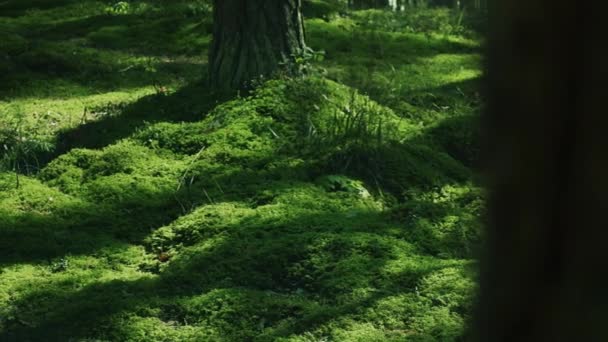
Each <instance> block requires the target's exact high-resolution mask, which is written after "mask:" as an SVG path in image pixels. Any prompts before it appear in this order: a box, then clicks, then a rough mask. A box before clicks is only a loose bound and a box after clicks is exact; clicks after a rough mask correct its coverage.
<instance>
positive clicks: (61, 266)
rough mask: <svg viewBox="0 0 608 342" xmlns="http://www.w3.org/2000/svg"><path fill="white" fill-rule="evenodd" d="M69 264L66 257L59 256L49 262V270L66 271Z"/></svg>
mask: <svg viewBox="0 0 608 342" xmlns="http://www.w3.org/2000/svg"><path fill="white" fill-rule="evenodd" d="M69 266H70V262H69V261H68V259H67V258H61V259H59V260H57V261H55V262H53V263H52V264H51V272H53V273H58V272H64V271H67V269H68V267H69Z"/></svg>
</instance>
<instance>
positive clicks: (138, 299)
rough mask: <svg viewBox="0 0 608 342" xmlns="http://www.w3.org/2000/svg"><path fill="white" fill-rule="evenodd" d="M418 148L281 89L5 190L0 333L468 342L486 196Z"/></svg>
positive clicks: (330, 99)
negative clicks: (474, 268)
mask: <svg viewBox="0 0 608 342" xmlns="http://www.w3.org/2000/svg"><path fill="white" fill-rule="evenodd" d="M425 134H426V133H425V130H423V129H421V127H420V126H419V125H417V124H415V123H413V122H411V120H407V119H405V118H403V117H400V116H398V115H396V114H395V113H394V112H393V111H392V110H391V109H389V108H387V107H384V106H381V105H379V104H378V103H376V102H374V101H373V100H371V99H370V98H368V97H367V96H364V95H360V94H359V93H357V92H356V91H355V90H353V89H352V88H349V87H346V86H343V85H339V84H337V83H335V82H333V81H329V80H326V79H322V78H318V77H308V78H304V79H293V80H292V79H281V80H272V81H268V82H266V83H265V84H263V85H261V86H260V87H259V88H258V89H257V90H255V91H254V92H253V93H252V94H251V95H249V96H247V97H243V98H236V99H234V100H231V101H228V102H225V103H223V104H220V105H219V106H217V107H216V108H215V109H213V110H212V111H210V112H209V113H208V114H207V115H205V116H204V117H203V116H201V119H200V120H199V121H194V122H181V123H175V122H174V123H170V122H163V123H155V124H149V125H148V126H145V127H143V128H140V129H139V130H137V131H136V132H134V133H133V134H131V135H130V136H127V137H126V138H124V139H122V140H119V141H118V142H116V143H114V144H111V145H109V146H107V147H105V148H102V149H98V150H93V149H84V148H79V149H72V150H71V151H70V152H68V153H66V154H63V155H61V156H59V157H58V158H56V159H54V160H52V161H51V162H50V163H49V164H48V165H46V166H45V167H44V168H43V169H42V170H41V171H40V172H39V173H38V174H37V175H36V176H35V177H26V176H23V177H22V178H23V180H22V182H21V185H20V186H19V187H18V188H17V187H16V186H15V183H14V175H12V174H10V173H4V174H2V177H1V178H0V180H1V182H0V186H2V188H3V192H2V196H1V197H0V211H1V212H2V213H3V215H2V219H1V220H0V234H1V235H2V239H0V240H1V241H2V247H3V250H5V251H6V252H7V253H5V254H3V256H2V258H1V259H0V264H2V265H4V266H3V269H4V271H3V273H2V274H1V275H0V307H2V308H3V309H2V310H3V311H0V331H1V332H2V334H3V335H0V336H3V337H8V338H21V339H25V340H28V339H33V340H36V339H39V338H42V337H43V336H44V338H45V339H47V340H65V339H69V338H72V339H73V338H79V339H91V338H92V339H101V340H131V341H163V340H175V341H177V340H224V341H244V340H255V341H311V340H328V341H329V340H336V341H373V340H378V341H381V340H382V341H384V340H389V341H390V340H395V341H396V340H403V339H406V340H452V339H456V338H457V337H459V336H461V335H462V334H463V333H464V327H465V324H466V322H467V320H468V319H469V315H470V307H471V305H472V304H471V303H472V291H473V285H472V284H473V279H474V272H473V271H472V263H471V261H470V260H471V258H472V256H473V254H474V250H475V248H476V245H477V244H478V242H479V234H478V226H477V225H476V222H477V221H476V219H477V217H478V215H479V212H480V211H481V209H480V207H481V204H480V202H481V199H480V197H481V195H480V194H479V192H478V191H477V190H475V187H473V186H471V185H470V183H468V179H469V177H470V173H469V171H468V169H467V168H466V167H464V166H463V165H462V164H460V163H459V162H458V161H457V160H455V159H453V158H451V157H450V156H449V155H448V154H447V153H445V152H444V151H443V150H442V149H441V146H439V145H437V146H427V145H425V144H423V142H424V141H425V139H427V138H426V137H425V136H424V135H425ZM19 260H21V263H19V262H18V261H19ZM24 260H27V261H28V263H23V261H24ZM19 275H23V276H22V278H20V279H25V280H16V279H17V278H16V277H19ZM27 279H29V280H30V281H33V283H28V282H27V281H26V280H27ZM33 303H35V305H32V304H33Z"/></svg>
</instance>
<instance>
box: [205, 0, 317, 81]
mask: <svg viewBox="0 0 608 342" xmlns="http://www.w3.org/2000/svg"><path fill="white" fill-rule="evenodd" d="M301 8H302V6H301V0H264V1H261V0H260V1H257V0H256V1H252V0H215V1H214V9H213V12H214V13H213V20H214V28H213V42H212V46H211V49H210V53H209V81H210V83H211V85H212V86H213V87H215V88H216V89H220V90H228V89H243V88H247V87H248V86H249V85H250V81H252V80H254V79H256V78H258V77H260V76H264V77H269V76H272V74H273V73H274V72H275V71H277V69H278V68H279V66H280V63H281V62H286V61H289V60H290V59H292V55H299V54H301V53H302V51H303V50H304V48H305V42H304V23H303V20H302V12H301Z"/></svg>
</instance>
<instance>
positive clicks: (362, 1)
mask: <svg viewBox="0 0 608 342" xmlns="http://www.w3.org/2000/svg"><path fill="white" fill-rule="evenodd" d="M350 4H351V6H352V8H354V9H367V8H387V7H388V6H389V1H388V0H352V1H351V2H350Z"/></svg>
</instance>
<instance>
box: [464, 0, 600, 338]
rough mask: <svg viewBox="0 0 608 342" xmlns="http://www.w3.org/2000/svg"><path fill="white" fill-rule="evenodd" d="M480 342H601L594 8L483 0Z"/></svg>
mask: <svg viewBox="0 0 608 342" xmlns="http://www.w3.org/2000/svg"><path fill="white" fill-rule="evenodd" d="M488 4H489V6H490V8H489V9H490V13H491V17H490V20H489V22H490V25H491V26H492V30H491V34H490V39H489V51H488V55H487V60H488V69H487V73H486V77H487V89H488V94H489V96H488V109H487V110H486V111H485V116H484V122H485V124H484V125H485V130H482V132H485V133H484V134H485V135H486V138H485V143H484V144H483V146H484V147H485V153H484V154H485V158H484V159H485V160H486V163H487V164H486V166H485V168H486V170H487V175H488V186H489V190H490V194H491V196H490V199H489V203H488V206H489V216H488V217H489V229H488V232H487V255H486V256H485V258H482V273H481V282H480V287H481V291H480V297H479V298H480V303H481V304H480V307H479V311H478V313H477V336H476V337H477V338H476V340H477V341H484V342H485V341H496V342H501V341H608V328H607V327H606V317H607V314H608V295H607V293H606V285H605V284H606V283H605V281H606V280H605V279H606V278H605V273H606V269H607V268H606V267H607V266H608V265H607V258H606V244H607V243H608V229H607V228H608V224H607V223H606V214H607V213H608V201H607V200H606V194H608V176H607V175H608V155H607V151H608V149H606V133H605V131H606V127H608V116H607V115H606V105H605V103H606V94H607V93H608V91H607V90H608V89H607V86H606V84H607V83H606V79H607V77H608V64H607V63H606V60H608V47H607V44H605V37H606V34H607V32H606V24H605V22H604V21H603V20H602V19H603V18H602V17H603V16H604V13H605V12H603V11H601V10H598V8H594V7H596V6H599V2H590V1H588V2H586V1H577V2H572V1H570V0H568V1H565V0H538V1H530V0H495V1H490V2H489V3H488Z"/></svg>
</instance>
